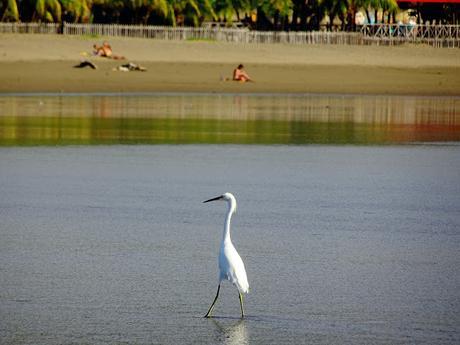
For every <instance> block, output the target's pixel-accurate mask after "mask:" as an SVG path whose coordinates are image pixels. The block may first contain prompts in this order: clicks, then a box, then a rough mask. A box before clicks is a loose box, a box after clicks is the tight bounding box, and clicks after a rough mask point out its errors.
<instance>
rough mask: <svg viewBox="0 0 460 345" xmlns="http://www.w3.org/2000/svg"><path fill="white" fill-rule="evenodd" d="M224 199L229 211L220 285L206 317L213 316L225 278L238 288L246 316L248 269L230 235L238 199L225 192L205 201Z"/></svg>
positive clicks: (222, 248) (221, 247) (223, 246)
mask: <svg viewBox="0 0 460 345" xmlns="http://www.w3.org/2000/svg"><path fill="white" fill-rule="evenodd" d="M216 200H223V201H226V202H227V204H228V211H227V215H226V217H225V225H224V233H223V237H222V242H221V244H220V252H219V286H218V288H217V294H216V297H215V298H214V302H213V303H212V305H211V307H210V308H209V310H208V312H207V314H206V315H205V316H206V317H210V316H211V312H212V309H213V308H214V304H215V303H216V301H217V297H218V296H219V290H220V284H221V282H222V281H223V280H228V281H230V282H231V283H233V284H234V285H235V286H236V287H237V288H238V294H239V298H240V307H241V317H244V310H243V296H242V295H241V293H242V292H243V293H248V292H249V283H248V277H247V275H246V269H245V267H244V263H243V260H242V259H241V257H240V255H239V254H238V252H237V251H236V249H235V246H234V245H233V243H232V240H231V237H230V222H231V219H232V215H233V213H234V212H235V211H236V199H235V197H234V196H233V194H231V193H225V194H222V195H221V196H219V197H217V198H213V199H209V200H206V201H204V202H209V201H216Z"/></svg>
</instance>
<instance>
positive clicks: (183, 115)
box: [0, 94, 460, 146]
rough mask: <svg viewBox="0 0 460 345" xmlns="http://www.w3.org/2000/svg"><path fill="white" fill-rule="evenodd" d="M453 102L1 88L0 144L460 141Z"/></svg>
mask: <svg viewBox="0 0 460 345" xmlns="http://www.w3.org/2000/svg"><path fill="white" fill-rule="evenodd" d="M459 109H460V98H458V97H398V96H360V95H358V96H344V95H238V94H236V95H235V94H233V95H232V94H230V95H222V94H192V95H190V94H189V95H184V94H144V95H139V94H133V95H130V96H119V95H47V94H43V95H7V96H2V97H0V145H1V146H17V145H27V146H31V145H70V144H79V145H80V144H84V145H91V144H199V143H206V144H223V143H225V144H229V143H231V144H235V143H236V144H295V145H299V144H359V145H367V144H395V143H398V144H400V143H412V142H446V141H460V113H459Z"/></svg>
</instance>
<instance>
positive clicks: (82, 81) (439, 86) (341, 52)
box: [0, 34, 460, 96]
mask: <svg viewBox="0 0 460 345" xmlns="http://www.w3.org/2000/svg"><path fill="white" fill-rule="evenodd" d="M103 39H104V38H101V37H99V38H93V37H68V36H67V37H63V36H54V35H5V34H3V35H0V75H1V76H2V78H1V79H2V83H0V92H1V93H10V92H231V93H234V92H237V93H246V92H254V93H257V92H264V93H270V92H276V93H278V92H279V93H348V94H403V95H451V96H452V95H460V50H458V49H435V48H431V47H427V46H400V47H377V46H325V45H304V46H293V45H282V44H278V45H272V44H271V45H244V44H225V43H218V42H200V41H198V42H197V41H187V42H177V41H175V42H170V41H160V40H151V39H134V38H110V43H111V45H112V48H113V51H114V53H115V54H120V55H124V56H126V57H127V59H126V60H124V61H122V60H109V59H106V58H100V57H93V56H91V54H90V52H91V47H92V45H93V44H94V43H101V42H102V41H103ZM85 58H88V59H90V60H91V61H92V62H93V63H95V64H96V65H97V66H98V69H97V70H92V69H90V68H85V69H78V68H73V66H74V65H76V64H78V63H79V61H80V60H81V59H85ZM129 61H131V62H135V63H137V64H140V65H142V66H145V67H146V68H147V72H119V71H113V69H114V68H115V67H117V66H119V65H121V64H123V63H126V62H129ZM239 63H243V64H245V66H246V70H247V71H248V73H249V74H250V75H251V76H252V77H253V78H254V80H255V81H256V82H255V83H246V84H241V83H238V82H233V81H224V80H223V79H225V78H228V77H230V76H231V72H232V69H233V68H234V67H235V65H237V64H239Z"/></svg>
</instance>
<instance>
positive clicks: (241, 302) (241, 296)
mask: <svg viewBox="0 0 460 345" xmlns="http://www.w3.org/2000/svg"><path fill="white" fill-rule="evenodd" d="M238 295H239V296H240V307H241V318H244V309H243V295H242V294H241V292H239V291H238Z"/></svg>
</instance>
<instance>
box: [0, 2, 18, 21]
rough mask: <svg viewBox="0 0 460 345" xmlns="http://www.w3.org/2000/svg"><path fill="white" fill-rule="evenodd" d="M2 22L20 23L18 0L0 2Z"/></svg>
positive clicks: (0, 19) (0, 18)
mask: <svg viewBox="0 0 460 345" xmlns="http://www.w3.org/2000/svg"><path fill="white" fill-rule="evenodd" d="M0 21H2V22H4V21H7V22H10V21H11V22H17V21H19V11H18V4H17V3H16V0H3V1H2V2H0Z"/></svg>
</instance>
